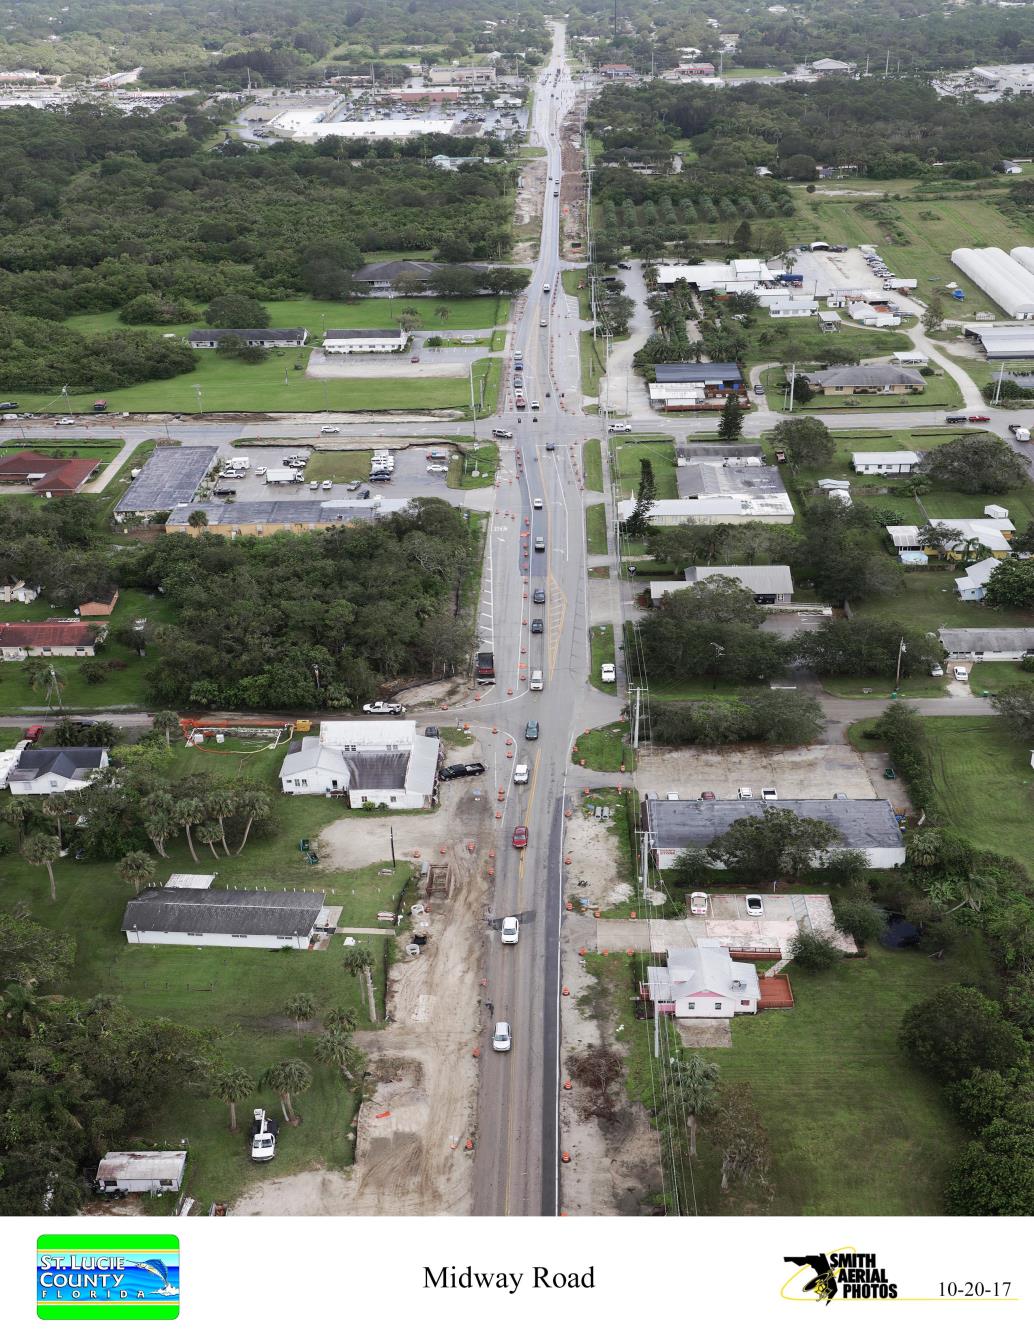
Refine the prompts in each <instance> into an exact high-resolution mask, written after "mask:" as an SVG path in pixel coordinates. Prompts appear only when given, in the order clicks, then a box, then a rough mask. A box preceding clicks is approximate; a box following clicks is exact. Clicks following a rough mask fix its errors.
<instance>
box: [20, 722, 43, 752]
mask: <svg viewBox="0 0 1034 1338" xmlns="http://www.w3.org/2000/svg"><path fill="white" fill-rule="evenodd" d="M22 737H23V738H25V739H27V740H28V742H29V746H30V747H31V746H32V745H33V744H34V743H39V741H40V739H41V738H42V737H43V726H42V725H30V726H29V727H28V729H26V731H25V733H24V735H23V736H22Z"/></svg>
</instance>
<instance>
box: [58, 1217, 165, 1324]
mask: <svg viewBox="0 0 1034 1338" xmlns="http://www.w3.org/2000/svg"><path fill="white" fill-rule="evenodd" d="M179 1312H180V1243H179V1237H178V1236H144V1235H90V1236H39V1237H37V1240H36V1314H37V1315H38V1316H39V1318H40V1319H175V1318H176V1317H177V1315H178V1314H179Z"/></svg>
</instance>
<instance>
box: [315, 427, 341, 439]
mask: <svg viewBox="0 0 1034 1338" xmlns="http://www.w3.org/2000/svg"><path fill="white" fill-rule="evenodd" d="M340 431H341V429H340V428H339V427H321V428H320V436H321V437H336V436H337V434H338V433H339V432H340Z"/></svg>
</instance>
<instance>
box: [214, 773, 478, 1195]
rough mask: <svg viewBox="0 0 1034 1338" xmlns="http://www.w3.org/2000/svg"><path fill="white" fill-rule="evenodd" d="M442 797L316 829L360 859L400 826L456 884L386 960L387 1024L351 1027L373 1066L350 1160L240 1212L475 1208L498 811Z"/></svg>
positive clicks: (398, 843)
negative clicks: (420, 936)
mask: <svg viewBox="0 0 1034 1338" xmlns="http://www.w3.org/2000/svg"><path fill="white" fill-rule="evenodd" d="M442 800H443V803H442V807H441V809H440V810H439V812H437V813H433V814H392V815H391V816H390V818H388V817H386V818H384V819H383V820H381V819H379V818H364V819H354V818H345V819H342V820H341V821H338V822H334V823H332V824H331V825H330V826H329V827H327V828H325V829H324V830H323V831H322V832H321V833H320V834H319V840H320V848H321V850H322V851H324V852H326V856H327V859H328V861H330V862H332V863H333V864H334V865H336V866H337V867H339V868H343V869H354V868H357V867H361V866H363V865H365V864H369V863H370V860H371V858H374V859H375V858H377V857H378V856H379V855H380V853H381V852H383V851H385V850H387V849H388V848H389V838H390V832H389V827H390V828H393V829H394V838H395V849H396V851H397V852H398V854H399V856H400V857H403V858H410V857H411V858H414V859H421V858H431V857H433V858H434V860H435V861H436V862H442V863H448V864H449V866H450V868H451V870H452V888H451V892H450V895H449V896H448V897H447V898H437V897H436V898H435V899H434V900H433V901H432V902H428V903H426V904H427V906H428V908H429V910H430V921H431V925H430V936H429V937H430V941H429V943H428V944H427V946H426V947H425V948H424V950H423V952H422V953H421V955H420V956H419V957H417V958H408V957H407V958H403V959H402V960H401V961H399V962H398V963H396V965H395V966H393V967H392V969H391V972H390V976H389V980H388V1001H387V1014H388V1024H387V1026H386V1027H385V1028H384V1029H383V1030H380V1031H373V1032H358V1033H357V1034H356V1037H355V1039H356V1042H357V1044H359V1045H360V1046H361V1047H362V1048H363V1049H364V1050H365V1051H366V1052H367V1053H368V1055H369V1056H370V1065H369V1077H368V1079H367V1092H368V1093H369V1095H368V1097H367V1099H366V1100H365V1101H364V1102H363V1105H362V1108H361V1111H360V1115H359V1127H358V1134H357V1139H356V1159H355V1165H354V1166H353V1167H351V1168H350V1169H349V1170H348V1171H327V1170H323V1169H320V1168H318V1167H317V1168H314V1169H313V1170H311V1171H305V1172H302V1173H300V1174H298V1175H293V1176H286V1177H283V1178H282V1179H278V1180H271V1181H269V1182H268V1183H267V1184H266V1185H263V1186H262V1187H261V1188H258V1189H255V1190H253V1191H251V1192H250V1193H248V1194H246V1195H245V1196H244V1197H243V1198H242V1199H241V1200H240V1201H239V1202H238V1203H237V1204H235V1205H234V1208H233V1213H234V1215H235V1216H269V1217H285V1216H287V1217H290V1216H351V1215H356V1216H396V1217H398V1216H424V1215H426V1216H435V1215H437V1216H443V1215H466V1214H468V1213H469V1212H470V1210H471V1202H472V1200H471V1181H472V1166H473V1162H472V1157H471V1154H470V1153H468V1152H467V1151H465V1149H464V1143H465V1141H466V1139H467V1137H468V1136H469V1134H470V1132H471V1131H472V1130H473V1129H474V1127H475V1122H476V1102H477V1067H476V1061H475V1060H474V1059H473V1057H472V1054H471V1052H472V1050H473V1048H474V1046H475V1044H476V1040H477V1028H478V1024H479V1004H478V980H479V967H478V961H479V954H480V951H481V946H482V943H483V924H484V915H485V909H486V899H487V895H488V893H487V882H486V879H485V874H484V866H485V860H484V856H483V851H484V849H485V848H486V846H487V844H488V843H489V841H490V840H491V836H492V821H493V819H492V811H491V809H486V808H485V807H484V805H483V804H482V803H479V802H478V801H476V800H475V799H474V798H473V790H472V789H471V788H470V787H466V786H462V785H459V784H456V785H454V786H444V787H443V794H442ZM468 841H469V842H472V843H474V845H475V849H474V851H473V852H471V851H469V850H468V849H467V843H468ZM442 846H444V847H445V853H444V854H442V853H441V847H442ZM414 852H419V854H415V853H414Z"/></svg>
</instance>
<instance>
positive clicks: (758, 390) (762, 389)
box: [754, 381, 765, 395]
mask: <svg viewBox="0 0 1034 1338" xmlns="http://www.w3.org/2000/svg"><path fill="white" fill-rule="evenodd" d="M764 393H765V387H764V386H763V385H762V384H761V382H760V381H759V382H758V384H757V385H756V386H755V387H754V394H755V395H763V394H764Z"/></svg>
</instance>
